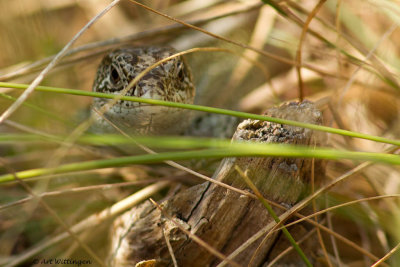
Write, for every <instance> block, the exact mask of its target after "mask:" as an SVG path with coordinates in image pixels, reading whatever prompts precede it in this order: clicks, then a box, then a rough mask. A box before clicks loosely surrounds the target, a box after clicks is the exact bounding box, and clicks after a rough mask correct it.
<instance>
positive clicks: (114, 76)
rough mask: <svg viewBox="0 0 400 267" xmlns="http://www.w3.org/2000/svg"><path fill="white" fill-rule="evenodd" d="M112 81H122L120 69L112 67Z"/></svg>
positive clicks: (115, 82)
mask: <svg viewBox="0 0 400 267" xmlns="http://www.w3.org/2000/svg"><path fill="white" fill-rule="evenodd" d="M111 81H112V82H113V83H114V84H117V83H118V82H119V81H120V77H119V74H118V71H117V70H116V69H115V68H114V67H112V68H111Z"/></svg>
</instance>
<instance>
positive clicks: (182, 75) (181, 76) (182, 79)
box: [178, 63, 186, 81]
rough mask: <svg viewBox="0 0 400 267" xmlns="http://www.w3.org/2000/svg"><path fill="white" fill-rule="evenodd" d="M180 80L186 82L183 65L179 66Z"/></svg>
mask: <svg viewBox="0 0 400 267" xmlns="http://www.w3.org/2000/svg"><path fill="white" fill-rule="evenodd" d="M178 69H179V70H178V79H179V80H180V81H184V80H185V77H186V72H185V66H184V65H183V64H182V63H181V64H179V65H178Z"/></svg>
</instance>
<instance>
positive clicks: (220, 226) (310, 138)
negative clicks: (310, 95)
mask: <svg viewBox="0 0 400 267" xmlns="http://www.w3.org/2000/svg"><path fill="white" fill-rule="evenodd" d="M266 114H267V115H268V116H273V117H279V118H285V119H291V120H297V121H303V122H308V123H313V124H321V121H322V115H321V113H320V111H318V110H317V109H316V108H315V106H314V104H312V103H311V102H308V101H304V102H302V103H289V104H284V105H282V106H280V107H278V108H272V109H270V110H268V112H267V113H266ZM233 139H234V140H243V141H251V142H266V143H282V144H299V145H309V146H314V145H317V146H318V145H320V142H321V138H320V137H317V135H316V134H315V133H314V132H313V131H312V130H309V129H303V128H299V127H293V126H287V125H281V124H275V123H270V122H263V121H253V120H245V121H244V122H242V123H241V124H240V125H239V126H238V129H237V130H236V132H235V135H234V137H233ZM311 164H312V161H311V159H301V158H274V157H269V158H262V157H244V158H226V159H224V160H223V161H222V163H221V165H220V167H219V168H218V170H217V171H216V172H215V174H214V179H216V180H219V181H221V182H224V183H227V184H229V185H232V186H234V187H236V188H239V189H245V190H248V188H247V185H246V184H245V182H244V181H243V179H242V177H240V175H239V174H238V172H237V171H236V170H235V168H234V167H235V165H237V166H239V167H240V168H241V169H242V170H247V171H248V176H249V177H250V179H251V180H252V182H253V183H254V184H255V185H256V186H257V188H258V189H259V190H260V192H261V193H262V194H263V196H264V197H266V198H267V199H269V200H272V201H275V202H277V203H284V204H286V205H293V204H294V203H296V202H297V201H298V200H299V199H300V198H301V197H302V196H303V195H304V194H305V193H306V192H307V191H308V189H309V183H310V177H311ZM315 170H316V171H315V179H316V181H317V183H318V181H319V180H320V179H321V178H322V176H323V167H322V164H321V162H319V161H316V162H315ZM161 206H162V208H163V210H164V212H166V213H167V214H169V216H170V217H173V218H174V219H177V220H178V221H179V222H180V223H181V225H182V226H183V227H184V228H185V229H187V230H190V232H191V233H193V234H195V235H197V236H198V237H199V238H201V239H202V240H204V241H205V242H207V243H208V244H209V245H210V246H212V247H214V248H215V249H217V250H218V251H221V252H222V253H224V254H225V255H228V254H230V253H231V252H233V251H234V250H235V249H236V248H238V247H239V246H240V245H241V244H243V243H244V242H245V241H246V240H247V239H248V238H250V237H251V236H252V235H253V234H255V233H257V232H258V231H259V230H260V229H261V228H263V227H264V226H265V225H267V224H268V223H270V222H271V221H272V218H271V216H270V215H269V214H268V212H267V211H266V209H265V208H264V207H263V206H262V205H261V204H260V202H259V201H258V200H256V199H253V198H251V197H249V196H246V195H241V194H240V193H238V192H234V191H232V190H228V189H226V188H224V187H221V186H218V185H215V184H213V183H203V184H200V185H197V186H194V187H192V188H189V189H187V190H185V191H183V192H180V193H178V194H176V195H175V196H173V197H172V198H171V199H169V200H167V201H165V202H164V203H162V205H161ZM275 211H276V213H277V214H282V211H281V210H275ZM162 229H164V233H165V235H166V236H167V238H168V239H169V241H170V243H171V246H172V248H173V251H174V255H175V257H176V259H177V261H178V266H215V265H216V264H217V263H218V262H220V260H219V259H217V258H216V257H215V256H214V255H212V254H210V253H209V252H208V251H207V250H205V249H204V248H202V247H200V246H199V245H198V244H197V243H196V242H194V241H193V240H191V239H190V238H188V237H187V236H186V235H185V234H184V233H183V232H182V231H181V230H179V228H178V227H177V226H176V225H175V224H173V223H172V222H170V221H168V220H167V219H166V218H164V216H163V215H162V214H161V212H160V210H158V209H156V208H155V207H154V206H153V205H152V204H151V203H150V202H146V203H144V204H142V205H141V206H139V207H136V208H134V209H132V210H131V211H129V212H127V213H125V214H124V215H122V216H121V217H120V218H118V219H117V220H116V222H115V224H114V230H113V234H112V239H113V240H112V253H111V261H112V265H113V266H134V265H135V264H136V263H138V262H139V261H143V260H153V259H155V260H156V263H157V265H160V266H164V265H165V266H169V265H172V260H171V256H170V254H169V252H168V249H167V246H166V242H165V238H164V235H163V232H162ZM278 234H279V233H275V234H273V235H271V237H270V238H269V239H268V240H267V242H265V243H264V244H263V245H262V247H261V248H258V250H257V255H256V256H255V257H254V258H253V260H252V266H261V265H262V264H264V263H265V262H267V261H268V255H271V254H276V252H273V251H272V250H273V246H274V244H275V243H276V241H277V240H276V239H277V237H278ZM260 242H261V240H258V241H256V242H254V243H253V244H252V245H250V246H249V247H247V249H245V250H244V251H243V252H242V253H240V254H239V255H237V256H236V257H235V258H234V261H235V262H237V263H239V264H240V265H247V264H248V263H249V262H250V259H251V258H252V256H253V253H254V252H255V250H256V249H257V247H258V246H259V245H260Z"/></svg>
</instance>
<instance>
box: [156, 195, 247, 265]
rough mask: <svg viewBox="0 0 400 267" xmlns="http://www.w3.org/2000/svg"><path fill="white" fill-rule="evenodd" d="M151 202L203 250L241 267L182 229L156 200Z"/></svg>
mask: <svg viewBox="0 0 400 267" xmlns="http://www.w3.org/2000/svg"><path fill="white" fill-rule="evenodd" d="M150 201H151V202H152V203H153V205H154V206H156V207H157V209H159V210H160V211H161V213H162V214H163V215H164V216H165V217H166V218H167V219H168V220H169V221H171V222H172V223H173V224H175V225H176V226H177V227H178V228H179V229H180V230H181V231H182V232H184V233H185V234H186V235H187V236H188V237H189V238H191V239H192V240H194V241H195V242H196V243H198V244H199V245H200V246H201V247H202V248H204V249H206V250H207V251H209V252H210V253H212V254H213V255H215V256H217V257H218V258H220V259H221V260H226V261H227V262H228V263H229V264H231V265H232V266H236V267H240V265H239V264H237V263H236V262H234V261H232V260H230V259H227V257H226V256H225V255H223V254H221V253H220V252H219V251H217V250H215V249H214V248H213V247H210V246H209V245H208V244H207V243H206V242H204V241H203V240H201V239H200V238H198V237H197V236H195V235H193V234H192V233H191V232H190V231H188V230H186V229H185V228H184V227H182V226H181V225H180V224H179V222H176V221H175V220H174V219H173V218H171V217H170V216H169V215H168V214H166V213H165V212H164V210H163V209H162V208H161V206H160V205H158V204H157V203H156V202H155V201H154V200H152V199H150Z"/></svg>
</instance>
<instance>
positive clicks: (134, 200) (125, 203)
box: [6, 181, 170, 267]
mask: <svg viewBox="0 0 400 267" xmlns="http://www.w3.org/2000/svg"><path fill="white" fill-rule="evenodd" d="M168 185H170V182H169V181H163V182H158V183H155V184H153V185H150V186H148V187H145V188H143V189H142V190H139V191H137V192H136V193H135V194H133V195H131V196H129V197H127V198H125V199H123V200H121V201H119V202H118V203H116V204H114V205H112V206H111V207H109V208H107V209H105V210H103V211H101V212H99V213H97V214H93V215H91V216H89V217H88V218H86V219H84V220H83V221H80V222H79V223H77V224H75V225H73V226H71V227H70V228H69V230H68V232H71V233H73V235H76V234H77V233H79V232H82V231H84V230H87V229H89V228H92V227H95V226H96V225H99V224H100V223H101V222H103V221H105V220H107V219H110V218H112V217H114V216H116V215H117V214H119V213H121V212H123V211H124V210H126V209H129V208H131V207H132V206H134V205H137V204H138V203H140V202H142V201H143V200H145V199H147V198H149V197H150V196H152V195H153V194H154V193H156V192H158V191H160V190H162V189H163V188H165V187H167V186H168ZM68 232H64V233H62V234H59V235H57V236H55V237H52V238H50V239H49V240H47V241H44V242H43V243H41V244H39V245H37V246H36V247H33V248H31V249H30V250H28V251H26V252H24V253H23V254H21V255H19V256H18V257H16V258H15V259H14V260H12V261H11V262H9V263H8V264H7V265H6V266H7V267H8V266H10V267H11V266H16V265H18V264H21V263H22V262H24V261H26V260H27V259H29V258H31V257H33V256H35V255H37V254H38V253H40V252H41V251H43V250H45V249H46V248H48V247H50V246H52V245H55V244H57V243H59V242H61V241H63V240H65V239H66V238H68V237H69V236H70V233H68ZM99 264H100V265H103V261H100V263H99Z"/></svg>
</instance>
